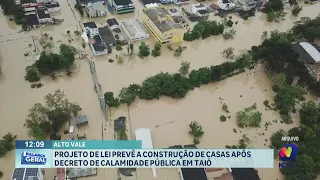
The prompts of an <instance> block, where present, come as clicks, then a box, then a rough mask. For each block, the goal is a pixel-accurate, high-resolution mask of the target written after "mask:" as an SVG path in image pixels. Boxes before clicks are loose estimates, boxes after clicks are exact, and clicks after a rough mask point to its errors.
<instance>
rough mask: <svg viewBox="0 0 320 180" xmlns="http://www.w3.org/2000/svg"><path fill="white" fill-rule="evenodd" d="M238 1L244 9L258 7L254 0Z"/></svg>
mask: <svg viewBox="0 0 320 180" xmlns="http://www.w3.org/2000/svg"><path fill="white" fill-rule="evenodd" d="M236 2H237V4H238V5H240V7H241V8H242V10H244V11H249V10H251V9H253V8H255V7H256V2H255V1H254V0H236Z"/></svg>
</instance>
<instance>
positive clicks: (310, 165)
mask: <svg viewBox="0 0 320 180" xmlns="http://www.w3.org/2000/svg"><path fill="white" fill-rule="evenodd" d="M316 167H317V164H316V163H315V162H314V160H313V158H312V157H310V156H308V155H306V154H301V155H299V156H297V157H296V160H295V162H294V167H293V168H282V169H281V172H282V174H284V175H286V178H285V179H294V180H307V179H308V180H309V179H316V178H317V174H316Z"/></svg>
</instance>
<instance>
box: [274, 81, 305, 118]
mask: <svg viewBox="0 0 320 180" xmlns="http://www.w3.org/2000/svg"><path fill="white" fill-rule="evenodd" d="M306 94H307V92H306V91H305V90H304V89H302V88H300V87H298V86H286V87H284V88H282V89H280V90H279V91H278V93H277V95H276V96H275V97H274V102H275V104H276V107H277V109H279V110H280V114H281V115H288V114H289V112H290V111H292V109H293V108H294V106H295V104H296V103H297V102H299V101H304V99H305V97H304V95H306Z"/></svg>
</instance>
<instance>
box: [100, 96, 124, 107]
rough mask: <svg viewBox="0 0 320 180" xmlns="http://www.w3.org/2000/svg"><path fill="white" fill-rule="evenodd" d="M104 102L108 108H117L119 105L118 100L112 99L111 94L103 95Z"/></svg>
mask: <svg viewBox="0 0 320 180" xmlns="http://www.w3.org/2000/svg"><path fill="white" fill-rule="evenodd" d="M104 100H105V102H106V104H107V105H108V106H109V107H118V106H119V105H120V101H119V99H118V98H114V96H113V92H106V93H104Z"/></svg>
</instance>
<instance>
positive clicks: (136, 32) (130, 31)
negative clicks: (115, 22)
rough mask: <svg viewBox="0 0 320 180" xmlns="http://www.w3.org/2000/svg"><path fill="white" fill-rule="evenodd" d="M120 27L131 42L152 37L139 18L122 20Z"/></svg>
mask: <svg viewBox="0 0 320 180" xmlns="http://www.w3.org/2000/svg"><path fill="white" fill-rule="evenodd" d="M120 29H121V32H122V34H123V35H124V36H125V38H126V39H127V40H128V41H131V42H133V41H138V40H142V39H148V38H150V34H149V33H148V32H147V30H146V29H145V28H144V27H143V25H142V24H141V23H140V22H139V21H138V20H132V21H124V22H121V23H120Z"/></svg>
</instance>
